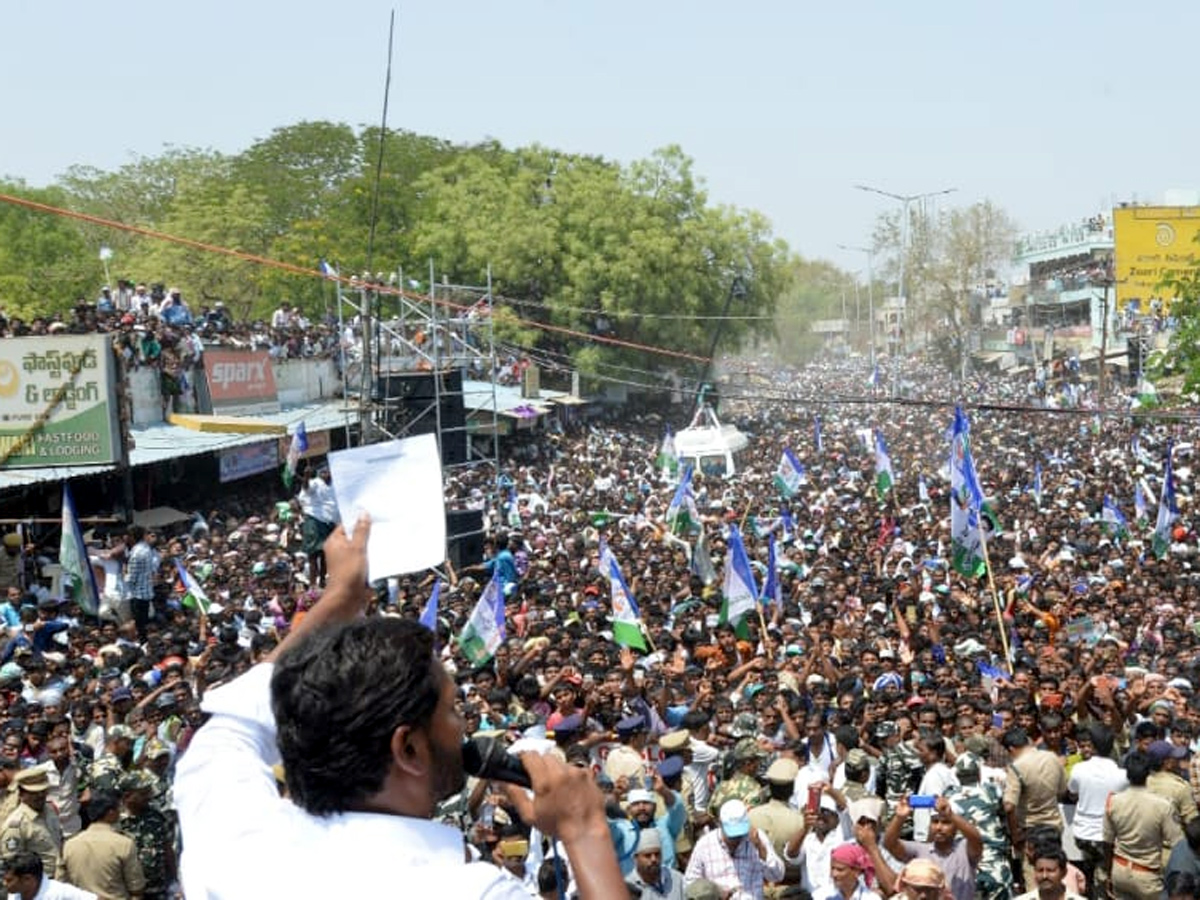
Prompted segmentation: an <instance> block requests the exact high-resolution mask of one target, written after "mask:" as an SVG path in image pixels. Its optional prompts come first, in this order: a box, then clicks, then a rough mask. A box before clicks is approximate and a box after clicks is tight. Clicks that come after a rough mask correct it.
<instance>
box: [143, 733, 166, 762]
mask: <svg viewBox="0 0 1200 900" xmlns="http://www.w3.org/2000/svg"><path fill="white" fill-rule="evenodd" d="M142 754H143V755H144V756H145V757H146V759H158V758H159V757H160V756H170V755H171V748H170V747H168V746H167V745H166V744H164V743H163V742H162V741H160V740H159V739H158V738H151V739H150V740H148V741H146V749H145V750H143V751H142Z"/></svg>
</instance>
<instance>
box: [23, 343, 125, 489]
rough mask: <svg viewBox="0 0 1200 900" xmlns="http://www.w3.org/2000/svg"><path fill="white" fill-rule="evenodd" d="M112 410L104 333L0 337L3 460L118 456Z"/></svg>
mask: <svg viewBox="0 0 1200 900" xmlns="http://www.w3.org/2000/svg"><path fill="white" fill-rule="evenodd" d="M117 413H118V403H117V399H116V373H115V369H114V367H113V360H112V350H111V349H110V345H109V343H108V339H107V337H106V336H105V335H102V334H90V335H56V336H54V337H25V338H11V339H8V340H3V341H0V468H9V467H30V466H85V465H101V464H113V463H119V462H120V461H121V458H122V455H121V438H120V434H121V432H120V429H119V427H118V422H117Z"/></svg>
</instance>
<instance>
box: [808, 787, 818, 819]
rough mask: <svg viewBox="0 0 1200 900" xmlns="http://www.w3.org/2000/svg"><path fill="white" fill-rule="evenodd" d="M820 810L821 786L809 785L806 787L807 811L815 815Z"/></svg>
mask: <svg viewBox="0 0 1200 900" xmlns="http://www.w3.org/2000/svg"><path fill="white" fill-rule="evenodd" d="M820 808H821V786H820V785H819V784H810V785H809V786H808V811H809V812H811V813H815V812H816V811H817V810H819V809H820Z"/></svg>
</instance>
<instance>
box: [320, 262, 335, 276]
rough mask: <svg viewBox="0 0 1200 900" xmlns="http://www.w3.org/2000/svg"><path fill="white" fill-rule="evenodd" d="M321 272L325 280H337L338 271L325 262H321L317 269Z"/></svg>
mask: <svg viewBox="0 0 1200 900" xmlns="http://www.w3.org/2000/svg"><path fill="white" fill-rule="evenodd" d="M317 268H319V269H320V270H321V274H322V275H324V276H326V277H327V278H337V277H338V271H337V269H335V268H334V267H333V266H331V265H330V264H329V263H328V262H327V261H326V260H321V264H320V265H319V266H318V267H317Z"/></svg>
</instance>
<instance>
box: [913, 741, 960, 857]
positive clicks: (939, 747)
mask: <svg viewBox="0 0 1200 900" xmlns="http://www.w3.org/2000/svg"><path fill="white" fill-rule="evenodd" d="M917 755H918V756H919V757H920V758H921V763H922V764H923V765H924V766H925V774H924V775H923V776H921V786H920V788H919V789H918V790H917V793H918V794H923V795H926V796H931V797H942V796H944V795H945V793H946V788H948V787H951V786H957V785H958V776H957V775H955V774H954V770H953V769H951V768H950V767H949V766H948V765H946V763H945V761H944V760H945V758H946V741H945V739H944V738H943V737H942V736H941V735H940V734H933V733H925V734H922V735H921V737H919V738H918V739H917ZM932 815H933V811H932V810H930V809H916V810H913V840H914V841H918V842H928V841H929V840H930V837H929V822H930V819H931V818H932Z"/></svg>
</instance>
